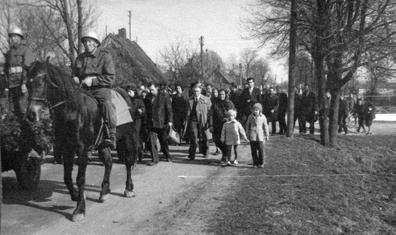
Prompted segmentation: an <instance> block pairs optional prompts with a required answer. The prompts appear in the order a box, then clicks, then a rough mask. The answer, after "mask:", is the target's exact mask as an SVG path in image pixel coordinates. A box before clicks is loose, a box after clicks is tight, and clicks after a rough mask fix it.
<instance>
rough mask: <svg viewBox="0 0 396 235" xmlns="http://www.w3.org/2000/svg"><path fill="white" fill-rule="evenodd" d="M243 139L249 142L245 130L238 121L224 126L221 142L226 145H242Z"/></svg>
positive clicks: (229, 122)
mask: <svg viewBox="0 0 396 235" xmlns="http://www.w3.org/2000/svg"><path fill="white" fill-rule="evenodd" d="M241 137H242V139H245V140H247V137H246V133H245V130H244V129H243V127H242V125H241V123H239V122H238V121H237V120H233V121H228V122H226V123H224V124H223V129H222V130H221V137H220V141H221V142H223V143H224V144H225V145H238V144H240V143H241Z"/></svg>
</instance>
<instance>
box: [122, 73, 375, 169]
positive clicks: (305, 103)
mask: <svg viewBox="0 0 396 235" xmlns="http://www.w3.org/2000/svg"><path fill="white" fill-rule="evenodd" d="M125 89H126V90H127V92H128V94H129V96H130V99H131V107H132V108H131V114H132V117H133V120H134V123H135V125H136V127H137V130H138V131H139V133H140V137H141V145H140V148H139V149H140V150H139V156H140V157H139V159H140V160H141V159H142V157H143V152H144V151H145V150H147V151H149V152H150V154H151V156H152V162H151V163H150V165H155V164H157V163H158V162H159V157H158V149H157V148H158V146H157V139H158V140H159V143H160V146H161V151H162V152H163V153H164V158H165V160H166V161H172V156H171V154H170V153H169V147H168V140H167V139H168V132H169V129H170V128H173V130H175V131H176V132H177V133H178V134H179V135H180V142H181V141H182V140H184V141H185V142H186V143H188V144H189V150H188V156H187V157H188V159H190V160H194V159H195V157H196V155H197V152H198V153H200V154H201V155H202V157H204V158H205V157H207V155H208V151H209V140H210V139H211V138H212V140H213V143H214V145H215V147H216V149H215V152H214V154H220V153H221V154H222V158H221V162H222V164H225V165H237V164H238V160H237V159H238V151H237V146H238V145H239V144H240V143H241V142H242V141H246V142H249V143H250V146H251V150H252V158H253V165H254V166H256V167H261V166H262V165H263V163H264V159H265V157H264V156H265V155H264V143H265V141H266V140H268V139H269V136H270V135H275V134H285V133H286V129H287V125H286V120H285V118H286V112H287V104H288V96H287V94H286V92H285V91H283V90H282V89H281V88H280V87H264V88H261V89H260V88H258V87H256V86H255V81H254V78H252V77H250V78H248V79H247V80H246V84H245V87H244V88H243V89H238V88H237V86H232V87H230V88H226V89H223V88H221V89H218V88H216V87H213V85H212V84H206V85H204V84H202V83H195V84H192V85H191V87H190V88H189V89H188V91H185V90H184V88H183V87H182V86H181V85H180V84H177V85H175V87H174V89H172V88H170V87H168V86H166V85H157V84H153V83H150V84H147V86H145V85H140V86H135V85H131V86H127V87H125ZM329 96H330V95H329ZM339 102H340V105H339V119H338V124H339V130H338V131H339V133H341V132H343V131H344V132H345V133H346V134H347V133H348V126H347V123H349V122H350V121H349V120H350V119H354V120H355V121H356V124H358V125H357V126H358V127H357V132H360V131H361V130H363V131H366V130H365V126H366V127H367V128H368V130H367V133H370V127H371V124H372V121H373V119H374V115H375V109H374V106H373V105H371V104H370V102H368V101H365V100H363V99H362V98H359V99H357V100H356V99H354V97H353V96H352V95H349V96H348V97H341V98H340V101H339ZM318 117H319V110H318V103H317V100H316V94H315V93H314V92H313V91H312V90H311V88H310V87H309V86H308V85H305V86H298V87H297V88H296V93H295V116H294V120H295V121H294V122H295V124H296V123H298V127H299V128H298V130H299V133H301V134H308V133H309V134H314V133H315V122H316V121H317V120H318ZM269 123H271V125H269ZM197 150H198V151H197ZM232 152H233V153H234V159H233V160H231V155H232Z"/></svg>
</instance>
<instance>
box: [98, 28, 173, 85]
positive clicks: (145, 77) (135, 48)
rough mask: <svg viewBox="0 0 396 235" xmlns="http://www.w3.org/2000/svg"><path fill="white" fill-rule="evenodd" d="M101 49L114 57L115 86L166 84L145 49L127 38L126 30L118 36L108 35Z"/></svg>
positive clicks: (121, 30)
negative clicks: (151, 83)
mask: <svg viewBox="0 0 396 235" xmlns="http://www.w3.org/2000/svg"><path fill="white" fill-rule="evenodd" d="M101 47H103V48H105V49H106V50H108V51H109V52H110V53H111V55H112V56H113V60H114V63H115V68H116V84H115V85H119V86H123V85H127V84H128V85H129V84H139V83H147V82H155V83H165V82H166V79H165V77H164V76H163V74H162V72H161V71H160V70H159V68H158V67H157V66H156V64H155V63H154V62H153V61H152V60H151V59H150V57H148V55H147V54H146V53H145V52H144V51H143V49H142V48H141V47H140V46H139V45H138V44H137V43H136V42H134V41H131V40H129V39H127V38H126V31H125V29H120V30H119V33H118V34H109V35H107V37H106V38H105V39H104V40H103V42H102V45H101Z"/></svg>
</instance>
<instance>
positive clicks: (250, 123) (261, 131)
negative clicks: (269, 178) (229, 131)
mask: <svg viewBox="0 0 396 235" xmlns="http://www.w3.org/2000/svg"><path fill="white" fill-rule="evenodd" d="M262 112H263V107H262V106H261V104H260V103H256V104H254V105H253V107H252V113H251V114H250V115H249V117H248V120H247V122H246V133H247V136H248V138H249V141H250V149H251V151H252V158H253V167H254V168H262V167H263V166H264V162H265V155H264V142H265V141H268V140H269V131H268V123H267V118H266V117H265V115H264V114H263V113H262Z"/></svg>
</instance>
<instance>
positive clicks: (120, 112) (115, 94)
mask: <svg viewBox="0 0 396 235" xmlns="http://www.w3.org/2000/svg"><path fill="white" fill-rule="evenodd" d="M128 101H129V97H128V94H127V93H126V92H125V91H124V90H122V89H112V90H111V102H112V103H113V105H114V107H115V113H116V120H117V127H118V126H121V125H123V124H126V123H130V122H133V119H132V116H131V113H130V111H129V109H130V106H131V105H130V103H129V102H128ZM108 133H109V129H108V127H107V125H106V124H105V123H104V122H103V120H102V124H101V125H100V129H99V131H98V134H97V136H96V138H95V143H94V144H93V145H92V146H90V147H89V149H90V150H95V149H97V148H98V147H99V146H101V144H102V142H103V139H104V137H105V136H106V135H107V134H108Z"/></svg>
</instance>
